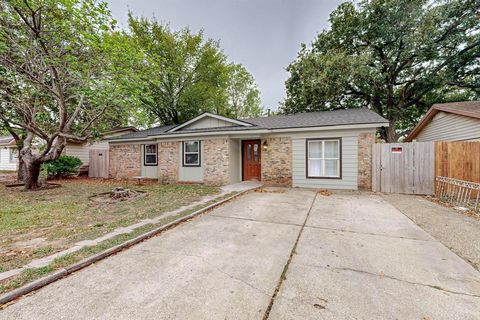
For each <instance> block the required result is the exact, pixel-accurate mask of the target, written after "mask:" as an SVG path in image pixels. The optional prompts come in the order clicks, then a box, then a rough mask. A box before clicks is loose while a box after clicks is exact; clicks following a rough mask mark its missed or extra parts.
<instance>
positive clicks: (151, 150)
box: [143, 144, 158, 166]
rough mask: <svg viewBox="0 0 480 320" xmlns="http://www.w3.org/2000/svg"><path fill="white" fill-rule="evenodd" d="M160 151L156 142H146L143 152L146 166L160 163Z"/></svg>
mask: <svg viewBox="0 0 480 320" xmlns="http://www.w3.org/2000/svg"><path fill="white" fill-rule="evenodd" d="M157 158H158V153H157V145H156V144H146V145H145V149H144V153H143V159H144V160H143V163H144V165H146V166H156V165H157V163H158V159H157Z"/></svg>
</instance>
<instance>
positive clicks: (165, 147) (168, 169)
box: [158, 141, 180, 184]
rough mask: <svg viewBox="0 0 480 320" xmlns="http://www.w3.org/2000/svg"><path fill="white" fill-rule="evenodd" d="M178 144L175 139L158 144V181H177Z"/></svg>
mask: <svg viewBox="0 0 480 320" xmlns="http://www.w3.org/2000/svg"><path fill="white" fill-rule="evenodd" d="M179 144H180V143H179V142H177V141H173V142H160V143H159V144H158V182H160V183H166V184H168V183H176V182H178V165H179V158H178V153H179V150H178V146H179Z"/></svg>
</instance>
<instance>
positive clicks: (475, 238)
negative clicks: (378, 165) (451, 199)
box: [382, 194, 480, 270]
mask: <svg viewBox="0 0 480 320" xmlns="http://www.w3.org/2000/svg"><path fill="white" fill-rule="evenodd" d="M382 197H383V198H384V199H385V200H387V201H388V202H389V203H391V204H392V205H393V206H395V207H396V208H397V209H398V210H400V211H401V212H402V213H403V214H405V215H406V216H407V217H409V218H410V219H411V220H413V221H414V222H415V223H416V224H417V225H418V226H420V227H421V228H422V229H424V230H425V231H426V232H428V233H429V234H430V235H432V236H433V237H435V238H436V239H437V240H439V241H440V242H441V243H443V244H444V245H445V246H447V247H448V248H450V249H451V250H452V251H453V252H455V253H456V254H458V255H459V256H460V257H462V258H463V259H464V260H466V261H467V262H469V263H470V264H471V265H472V266H473V267H474V268H476V269H477V270H480V219H478V218H476V217H474V216H469V215H467V214H465V213H463V212H460V211H458V210H456V209H454V208H449V207H446V206H443V205H441V204H438V203H435V202H432V201H430V200H428V199H427V198H425V197H421V196H411V195H402V194H384V195H382Z"/></svg>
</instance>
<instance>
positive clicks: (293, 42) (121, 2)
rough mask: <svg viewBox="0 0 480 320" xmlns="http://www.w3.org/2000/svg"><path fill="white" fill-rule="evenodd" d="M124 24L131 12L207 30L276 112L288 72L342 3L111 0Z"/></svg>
mask: <svg viewBox="0 0 480 320" xmlns="http://www.w3.org/2000/svg"><path fill="white" fill-rule="evenodd" d="M108 2H109V4H110V9H111V11H112V14H113V16H114V17H115V19H117V20H118V22H119V24H120V26H122V27H126V26H127V12H128V10H131V11H133V12H134V14H135V15H137V16H140V15H141V16H146V17H151V16H155V17H156V18H157V19H158V20H160V21H162V22H166V23H169V24H170V26H171V27H172V28H173V29H175V30H177V29H180V28H182V27H186V26H188V27H190V28H191V29H192V30H194V31H198V30H200V29H204V30H205V35H206V36H207V37H209V38H213V39H216V40H220V46H221V48H222V49H223V50H224V52H225V53H226V54H227V56H228V57H229V59H230V60H231V61H233V62H236V63H241V64H243V65H244V66H245V67H246V68H247V69H248V70H249V71H250V72H251V73H252V74H253V76H254V77H255V79H256V81H257V83H258V85H259V87H260V91H261V93H262V104H263V105H264V106H265V107H266V108H270V109H272V110H275V109H277V107H278V103H279V102H280V101H282V100H283V98H284V96H285V86H284V82H285V80H286V79H287V77H288V73H287V72H286V71H285V68H286V67H287V66H288V64H289V63H290V62H291V61H292V60H294V59H295V57H296V54H297V52H298V50H299V48H300V44H301V43H307V44H309V43H310V42H312V40H313V39H314V38H315V35H316V34H317V33H318V32H319V31H321V30H322V29H324V28H326V27H327V26H328V16H329V14H330V12H331V11H332V10H333V9H335V8H336V7H337V5H338V4H340V3H341V2H343V1H341V0H108Z"/></svg>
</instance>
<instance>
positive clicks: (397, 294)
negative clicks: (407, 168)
mask: <svg viewBox="0 0 480 320" xmlns="http://www.w3.org/2000/svg"><path fill="white" fill-rule="evenodd" d="M292 250H293V254H292ZM285 270H286V272H285V278H283V277H282V274H283V273H284V271H285ZM282 279H283V280H282ZM267 317H268V318H269V319H419V320H427V319H431V320H434V319H435V320H437V319H479V318H480V274H479V272H478V271H476V270H475V269H473V268H472V267H471V266H470V265H469V264H467V263H466V262H464V261H463V260H462V259H460V258H459V257H458V256H456V255H455V254H453V253H452V252H451V251H450V250H448V249H447V248H446V247H444V246H443V245H441V244H440V243H439V242H438V241H436V240H435V239H433V238H432V237H431V236H429V235H428V234H427V233H426V232H424V231H423V230H422V229H421V228H419V227H418V226H416V225H415V224H414V223H413V222H411V221H410V220H409V219H408V218H407V217H405V216H404V215H403V214H402V213H401V212H399V211H398V210H396V209H395V208H394V207H393V206H391V205H389V204H388V203H387V202H385V201H384V200H382V199H381V198H380V197H378V196H375V195H369V194H360V193H338V194H334V195H331V196H322V195H316V193H315V192H313V191H311V190H301V189H291V190H287V189H275V190H274V192H251V193H249V194H247V195H244V196H242V197H240V198H238V199H237V200H234V201H232V202H230V203H228V204H226V205H224V206H222V207H220V208H217V209H216V210H214V211H212V212H211V213H209V214H207V215H204V216H202V217H200V218H197V219H195V220H193V221H191V222H188V223H186V224H183V225H181V226H179V227H177V228H174V229H172V230H169V231H167V232H165V233H164V234H162V235H160V236H158V237H155V238H152V239H150V240H148V241H146V242H144V243H141V244H139V245H137V246H135V247H133V248H131V249H129V250H127V251H125V252H122V253H120V254H118V255H116V256H113V257H110V258H108V259H105V260H103V261H101V262H100V263H98V264H96V265H94V266H91V267H88V268H86V269H84V270H82V271H80V272H77V273H76V274H73V275H71V276H69V277H67V278H65V279H63V280H61V281H58V282H56V283H54V284H52V285H49V286H47V287H45V288H43V289H41V290H39V291H38V292H36V293H34V294H33V295H30V296H28V297H24V298H22V299H20V300H19V301H18V302H16V303H15V304H13V305H11V306H9V307H7V308H6V309H5V310H3V311H0V319H266V318H267Z"/></svg>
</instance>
